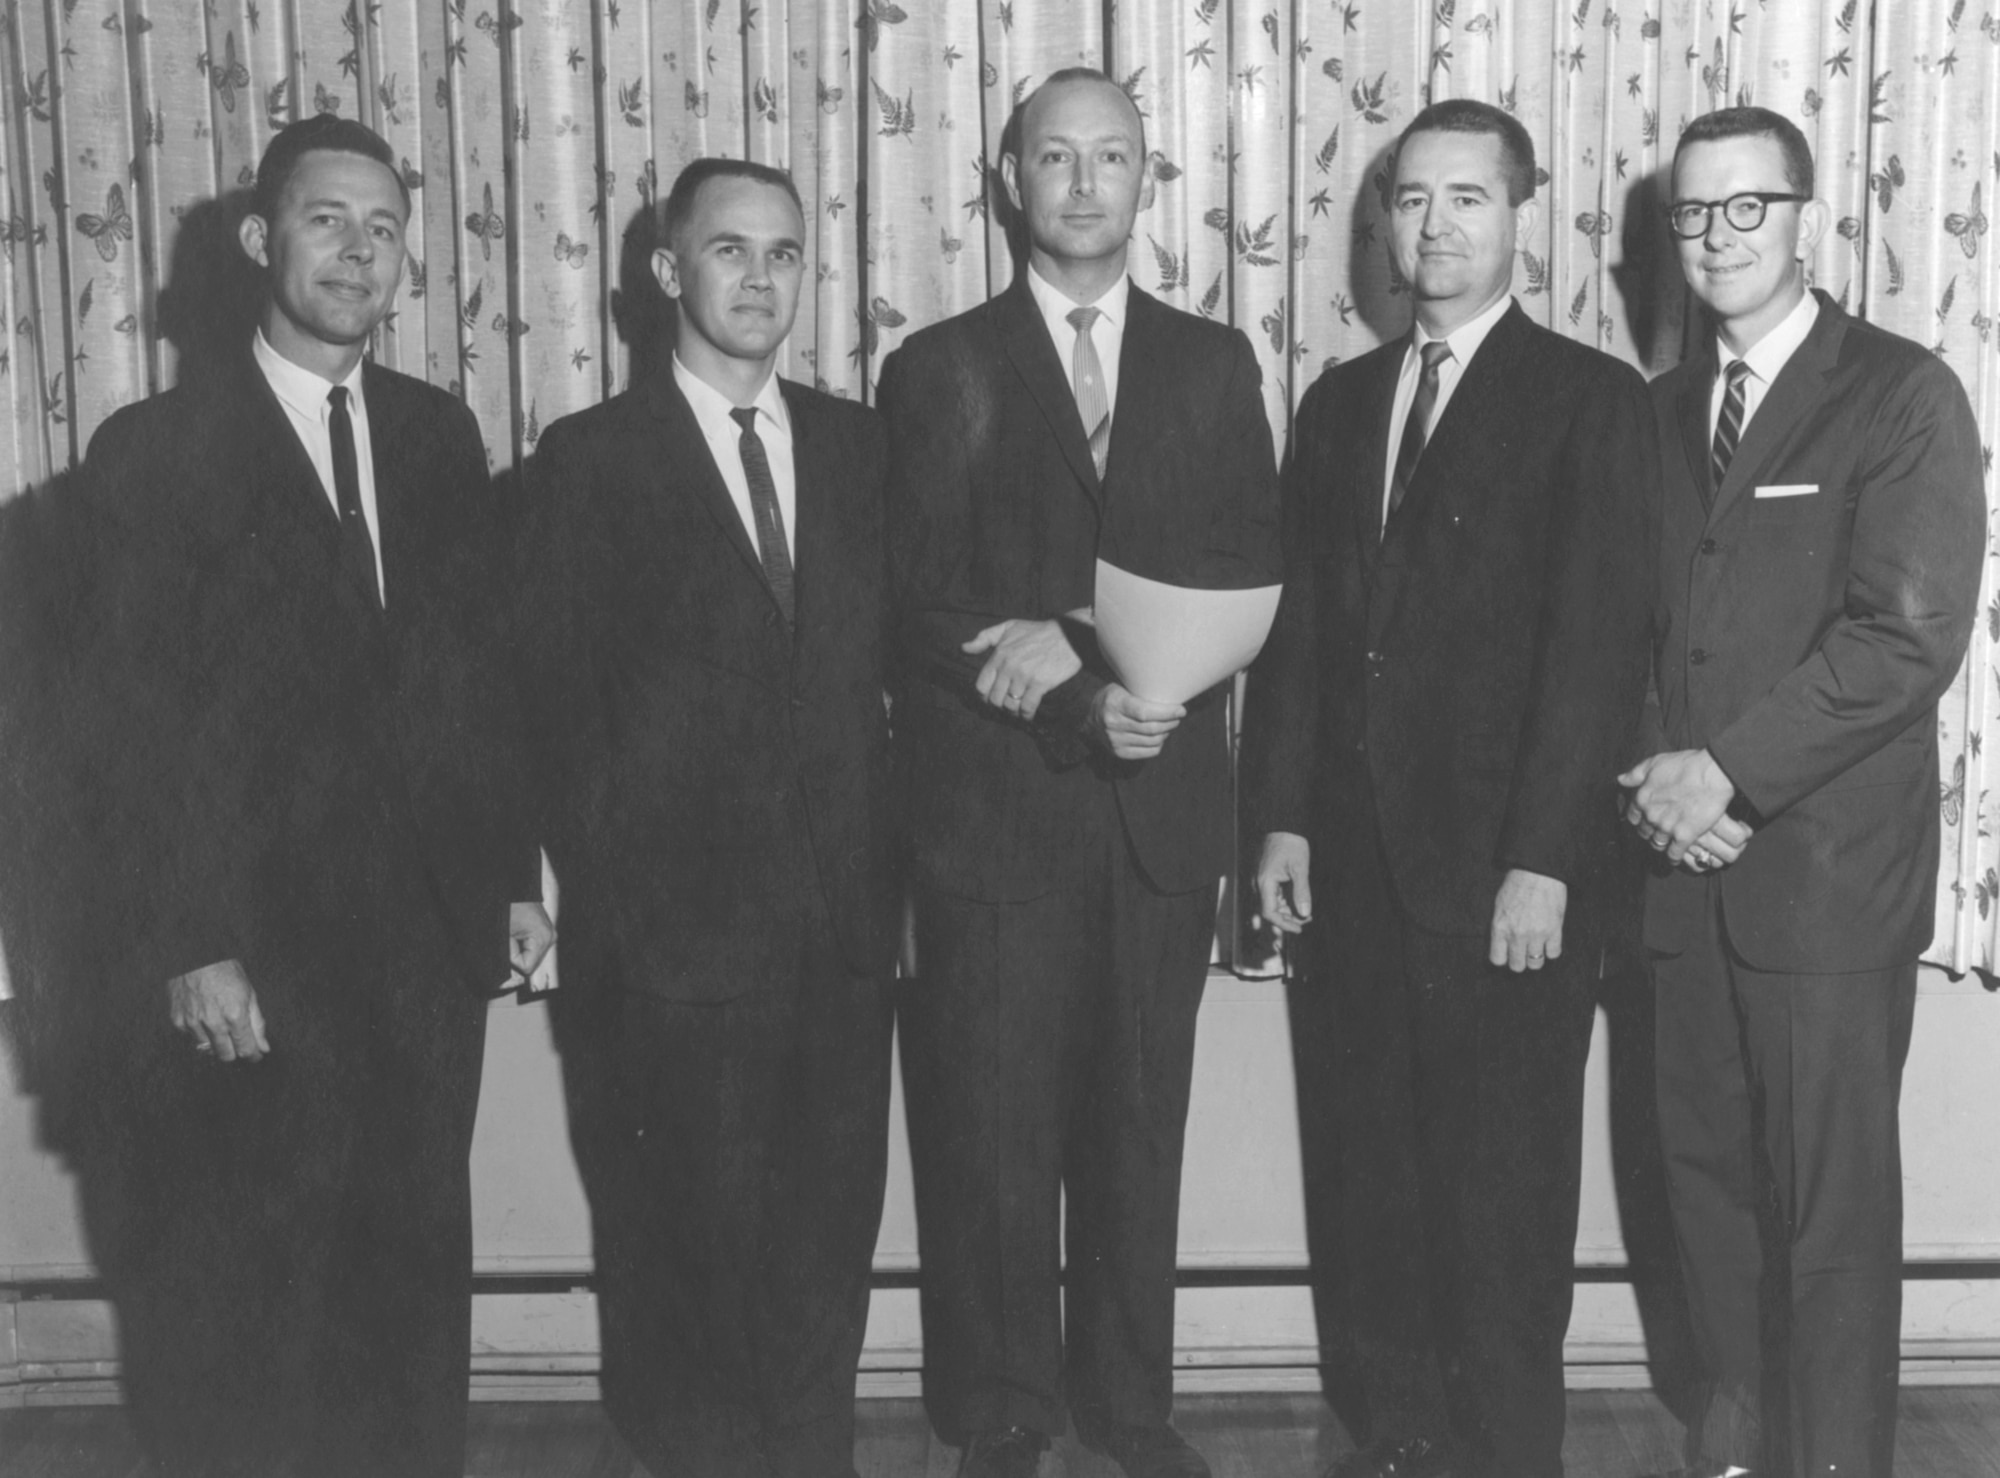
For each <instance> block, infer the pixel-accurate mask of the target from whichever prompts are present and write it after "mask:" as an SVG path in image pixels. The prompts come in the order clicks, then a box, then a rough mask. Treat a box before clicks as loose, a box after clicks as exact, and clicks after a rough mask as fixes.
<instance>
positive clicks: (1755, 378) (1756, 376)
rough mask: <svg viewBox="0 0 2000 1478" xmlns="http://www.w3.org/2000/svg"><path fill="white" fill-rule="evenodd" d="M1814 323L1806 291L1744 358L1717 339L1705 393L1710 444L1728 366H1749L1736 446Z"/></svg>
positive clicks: (1814, 309) (1814, 304) (1815, 311)
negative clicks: (1739, 362) (1710, 384)
mask: <svg viewBox="0 0 2000 1478" xmlns="http://www.w3.org/2000/svg"><path fill="white" fill-rule="evenodd" d="M1818 319H1819V300H1818V299H1817V298H1815V297H1814V296H1813V295H1812V293H1811V292H1810V291H1808V292H1807V293H1806V295H1805V296H1804V297H1802V298H1800V299H1799V302H1798V306H1797V307H1795V308H1793V309H1792V311H1791V312H1789V313H1787V314H1786V315H1785V316H1784V318H1783V319H1782V320H1781V321H1780V322H1779V323H1778V326H1777V327H1776V328H1774V329H1772V330H1771V331H1770V332H1769V333H1768V334H1766V335H1764V337H1763V338H1761V339H1759V340H1758V341H1757V342H1756V343H1754V344H1752V345H1751V346H1750V352H1749V353H1748V354H1737V353H1735V352H1734V351H1733V350H1731V349H1730V347H1729V346H1728V345H1727V344H1725V343H1723V342H1722V339H1721V337H1720V336H1719V335H1718V336H1717V338H1716V341H1715V385H1714V387H1713V388H1712V389H1710V391H1709V392H1708V439H1709V440H1710V441H1711V442H1712V441H1714V440H1715V423H1716V422H1717V421H1720V420H1721V419H1722V397H1723V396H1724V395H1726V394H1728V393H1729V376H1728V375H1726V374H1724V373H1723V371H1724V370H1726V369H1728V368H1729V362H1730V361H1731V360H1732V359H1741V360H1742V361H1743V362H1744V363H1745V364H1747V365H1749V366H1750V374H1749V376H1748V378H1746V379H1745V380H1744V381H1743V424H1742V425H1741V426H1740V427H1738V428H1737V433H1736V435H1737V441H1738V442H1739V444H1740V443H1741V441H1742V438H1743V433H1744V432H1745V431H1747V430H1749V429H1750V418H1751V417H1752V416H1754V415H1756V414H1757V407H1758V406H1759V405H1761V404H1763V401H1764V394H1765V392H1766V391H1768V390H1769V389H1770V388H1771V382H1772V381H1773V380H1775V379H1777V378H1778V371H1779V370H1781V369H1783V368H1784V367H1785V361H1786V360H1788V359H1790V358H1791V357H1792V356H1793V355H1794V354H1796V353H1797V352H1798V348H1799V345H1801V344H1803V343H1804V342H1805V341H1806V335H1807V334H1809V333H1811V332H1812V326H1813V324H1814V323H1816V322H1817V321H1818Z"/></svg>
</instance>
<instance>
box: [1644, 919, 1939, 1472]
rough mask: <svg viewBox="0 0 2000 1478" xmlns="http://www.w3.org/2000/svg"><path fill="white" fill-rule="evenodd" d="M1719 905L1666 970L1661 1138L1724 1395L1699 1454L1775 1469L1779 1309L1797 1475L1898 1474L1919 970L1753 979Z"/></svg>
mask: <svg viewBox="0 0 2000 1478" xmlns="http://www.w3.org/2000/svg"><path fill="white" fill-rule="evenodd" d="M1710 903H1711V907H1710V909H1709V910H1708V920H1709V927H1708V930H1707V932H1706V935H1705V937H1704V938H1703V939H1702V940H1701V941H1700V942H1699V943H1698V945H1697V946H1696V947H1695V948H1693V949H1690V950H1687V951H1686V952H1684V953H1682V954H1677V955H1668V956H1662V955H1659V954H1657V953H1656V954H1655V955H1654V957H1653V979H1654V986H1655V995H1654V1012H1655V1020H1656V1023H1657V1032H1656V1051H1657V1053H1658V1058H1657V1069H1656V1071H1657V1082H1658V1088H1659V1110H1660V1141H1661V1147H1662V1149H1663V1151H1664V1152H1665V1159H1666V1168H1667V1192H1668V1198H1669V1203H1670V1205H1671V1207H1672V1210H1673V1217H1674V1230H1675V1234H1676V1236H1677V1237H1678V1239H1679V1242H1680V1251H1681V1268H1682V1272H1683V1275H1684V1277H1685V1280H1686V1283H1687V1289H1688V1302H1689V1305H1690V1310H1691V1312H1692V1314H1693V1319H1694V1329H1695V1339H1696V1343H1697V1346H1698V1348H1699V1349H1700V1351H1701V1354H1702V1358H1703V1360H1704V1363H1705V1364H1706V1366H1707V1372H1708V1375H1709V1379H1710V1383H1711V1385H1710V1391H1709V1394H1708V1400H1707V1404H1706V1408H1705V1411H1704V1415H1703V1417H1702V1420H1701V1421H1700V1422H1699V1423H1698V1424H1697V1425H1696V1427H1695V1428H1694V1429H1693V1430H1692V1431H1691V1432H1690V1434H1689V1443H1690V1448H1691V1452H1690V1456H1691V1457H1705V1458H1712V1459H1715V1460H1718V1461H1726V1462H1735V1463H1738V1464H1741V1465H1742V1466H1745V1467H1750V1468H1754V1469H1756V1470H1757V1471H1758V1472H1760V1473H1761V1472H1764V1471H1766V1461H1765V1450H1764V1447H1763V1440H1764V1437H1765V1436H1766V1435H1768V1434H1766V1433H1765V1432H1764V1424H1763V1415H1762V1412H1763V1403H1762V1401H1761V1399H1760V1397H1761V1394H1762V1391H1763V1388H1764V1362H1763V1359H1762V1356H1763V1349H1764V1346H1763V1342H1762V1337H1761V1330H1760V1316H1759V1310H1760V1306H1765V1305H1769V1304H1770V1303H1772V1302H1773V1301H1774V1300H1775V1302H1776V1303H1777V1304H1778V1305H1779V1306H1780V1307H1782V1308H1787V1309H1788V1310H1789V1330H1790V1332H1789V1341H1788V1343H1789V1354H1788V1357H1787V1358H1788V1376H1789V1388H1790V1405H1791V1430H1792V1437H1791V1449H1792V1466H1791V1470H1792V1471H1793V1472H1795V1473H1804V1474H1832V1473H1836V1472H1837V1473H1838V1474H1839V1475H1840V1478H1888V1474H1889V1472H1890V1464H1891V1460H1892V1457H1893V1455H1894V1450H1895V1441H1896V1376H1897V1364H1898V1357H1899V1354H1900V1344H1899V1335H1900V1326H1901V1321H1902V1307H1903V1284H1902V1276H1903V1264H1902V1258H1903V1172H1902V1150H1901V1142H1900V1139H1899V1133H1898V1128H1897V1100H1898V1099H1899V1098H1900V1097H1901V1094H1902V1083H1903V1061H1904V1059H1905V1057H1906V1056H1907V1055H1908V1052H1909V1046H1910V1025H1911V1019H1912V1016H1913V1015H1914V1012H1915V1007H1916V993H1917V967H1916V963H1915V962H1914V961H1912V962H1911V963H1910V964H1908V965H1904V966H1900V967H1898V968H1896V969H1892V970H1871V971H1859V972H1856V973H1853V974H1846V975H1785V974H1773V973H1770V972H1767V971H1762V970H1754V969H1752V968H1751V967H1750V966H1748V965H1746V964H1745V963H1744V962H1743V961H1742V960H1741V959H1740V958H1739V957H1738V956H1737V955H1736V954H1735V953H1734V952H1733V951H1732V950H1731V949H1730V947H1729V941H1728V938H1727V933H1726V930H1725V928H1724V925H1723V921H1722V912H1721V907H1720V898H1719V885H1718V884H1716V883H1715V882H1711V884H1710ZM1773 1207H1775V1213H1776V1224H1775V1226H1773V1225H1772V1224H1771V1210H1772V1209H1773ZM1773 1237H1775V1238H1777V1239H1780V1240H1778V1241H1777V1242H1776V1244H1775V1245H1774V1244H1773V1241H1772V1240H1771V1239H1772V1238H1773ZM1787 1248H1788V1249H1789V1253H1788V1254H1787V1251H1786V1249H1787ZM1773 1254H1775V1255H1773ZM1778 1279H1782V1280H1785V1281H1784V1282H1782V1283H1778V1284H1776V1285H1775V1286H1774V1280H1778Z"/></svg>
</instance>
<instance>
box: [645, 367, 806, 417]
mask: <svg viewBox="0 0 2000 1478" xmlns="http://www.w3.org/2000/svg"><path fill="white" fill-rule="evenodd" d="M674 383H675V384H677V385H679V386H680V387H681V394H682V395H684V396H686V397H687V403H688V405H689V406H690V407H691V408H692V409H693V411H694V414H695V419H696V420H697V421H700V422H701V423H702V424H703V425H705V426H711V425H712V426H715V427H717V428H719V429H721V430H725V431H728V432H729V433H730V434H731V435H735V434H736V433H737V430H738V427H737V426H736V423H735V422H734V421H732V420H731V419H730V414H729V413H730V412H731V411H733V410H736V409H738V406H737V404H736V402H735V401H733V400H731V399H730V398H729V397H728V396H727V395H724V394H723V393H722V392H721V391H720V390H718V389H716V388H715V387H714V386H713V385H711V384H709V383H708V381H706V380H704V379H703V378H702V377H701V376H700V375H698V374H696V373H695V372H694V371H693V370H691V369H689V368H688V367H687V366H686V365H685V364H683V363H682V362H681V357H680V355H679V354H676V355H674ZM750 408H751V409H752V410H755V411H757V412H758V413H759V414H760V416H761V418H762V419H764V420H767V421H769V422H770V423H771V424H772V425H773V426H775V427H777V428H778V429H779V430H780V431H785V432H789V431H790V430H791V429H792V421H791V417H790V416H788V415H787V414H786V413H785V397H784V393H783V392H782V391H781V390H780V389H779V388H778V376H777V374H776V373H775V372H773V373H772V374H769V375H767V376H765V377H764V388H763V389H761V390H759V391H758V392H757V394H756V397H755V398H754V399H752V400H751V402H750Z"/></svg>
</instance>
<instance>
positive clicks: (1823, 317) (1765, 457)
mask: <svg viewBox="0 0 2000 1478" xmlns="http://www.w3.org/2000/svg"><path fill="white" fill-rule="evenodd" d="M1846 332H1847V324H1846V320H1845V317H1844V315H1843V314H1842V313H1841V311H1840V309H1839V308H1837V307H1836V306H1834V304H1833V303H1832V302H1831V301H1830V300H1828V299H1827V298H1826V297H1825V296H1824V295H1821V297H1820V305H1819V317H1818V318H1816V319H1814V320H1813V326H1812V329H1811V331H1810V332H1808V333H1807V334H1806V338H1805V342H1804V343H1802V344H1800V345H1799V347H1798V348H1797V349H1796V350H1794V351H1793V352H1792V357H1791V358H1790V359H1788V360H1786V361H1785V367H1784V368H1783V369H1781V370H1779V371H1778V378H1777V379H1776V380H1775V381H1773V382H1772V384H1771V388H1770V389H1768V390H1766V391H1765V392H1764V398H1763V399H1762V400H1761V401H1759V402H1758V405H1757V410H1756V413H1755V414H1754V415H1752V416H1751V417H1750V424H1749V425H1747V426H1745V427H1744V428H1743V438H1742V440H1740V441H1739V442H1737V444H1736V455H1735V456H1733V457H1732V458H1730V461H1729V471H1728V472H1727V473H1726V474H1725V475H1724V477H1723V479H1722V486H1721V487H1720V488H1718V489H1716V495H1715V506H1714V507H1713V509H1711V510H1710V522H1713V521H1714V520H1715V519H1717V518H1720V517H1721V516H1722V515H1723V514H1724V513H1725V512H1726V511H1727V510H1728V509H1729V508H1731V507H1732V506H1734V505H1735V504H1736V503H1738V502H1740V501H1741V500H1742V498H1743V496H1744V494H1745V493H1746V492H1747V491H1748V490H1749V489H1751V488H1754V487H1755V486H1756V485H1757V481H1758V475H1759V474H1760V473H1761V472H1762V471H1763V470H1764V467H1765V465H1766V464H1767V463H1768V462H1769V461H1770V459H1771V456H1772V454H1773V453H1775V452H1776V451H1777V450H1778V448H1779V447H1780V446H1782V445H1783V444H1784V442H1785V439H1786V437H1787V436H1788V435H1789V434H1790V432H1791V429H1792V427H1793V426H1794V425H1796V424H1797V423H1798V421H1799V420H1800V418H1801V417H1803V416H1805V415H1806V414H1807V413H1808V412H1810V411H1811V410H1812V409H1813V408H1814V407H1815V406H1816V405H1817V404H1818V403H1819V401H1820V398H1821V395H1822V386H1823V383H1824V381H1825V379H1826V377H1827V375H1828V373H1830V372H1831V371H1832V369H1833V367H1834V365H1835V364H1836V363H1838V362H1839V359H1840V341H1841V337H1842V336H1843V335H1844V334H1845V333H1846Z"/></svg>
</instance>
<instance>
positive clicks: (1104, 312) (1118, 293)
mask: <svg viewBox="0 0 2000 1478" xmlns="http://www.w3.org/2000/svg"><path fill="white" fill-rule="evenodd" d="M1028 292H1029V293H1030V295H1032V296H1033V298H1034V300H1035V306H1036V307H1037V308H1040V309H1041V310H1042V322H1044V323H1046V324H1047V325H1048V326H1049V338H1050V339H1051V340H1053V341H1054V343H1055V346H1056V358H1057V359H1060V360H1061V361H1062V367H1063V379H1064V381H1065V382H1066V383H1067V384H1068V385H1069V393H1070V394H1071V395H1072V396H1073V395H1075V394H1076V330H1075V329H1074V328H1073V327H1071V326H1070V321H1069V315H1070V314H1071V312H1072V311H1074V310H1075V309H1078V308H1095V309H1096V310H1097V318H1096V321H1095V322H1093V323H1092V324H1091V325H1090V343H1091V347H1093V348H1094V349H1096V350H1097V362H1098V364H1100V365H1102V366H1103V368H1104V403H1105V405H1107V406H1109V407H1110V415H1111V418H1112V420H1114V421H1115V420H1117V418H1118V355H1119V351H1120V350H1122V349H1123V348H1124V347H1125V309H1126V305H1127V304H1128V303H1129V302H1130V301H1131V297H1132V279H1131V278H1129V277H1121V278H1119V279H1118V280H1117V281H1116V282H1114V283H1112V284H1111V286H1110V287H1108V288H1106V289H1105V291H1104V296H1102V297H1101V298H1099V299H1098V300H1097V301H1096V302H1094V303H1078V302H1075V301H1073V300H1072V299H1070V298H1068V297H1065V296H1064V295H1063V294H1062V292H1061V291H1060V290H1059V289H1057V288H1056V287H1055V286H1054V285H1053V284H1051V283H1049V282H1047V281H1046V280H1044V279H1043V277H1042V274H1041V273H1039V272H1037V271H1036V270H1035V269H1034V267H1033V265H1032V264H1031V265H1030V266H1029V268H1028ZM1084 429H1085V430H1086V431H1087V430H1088V429H1089V428H1088V427H1086V428H1084Z"/></svg>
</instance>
